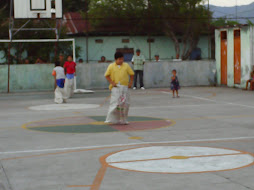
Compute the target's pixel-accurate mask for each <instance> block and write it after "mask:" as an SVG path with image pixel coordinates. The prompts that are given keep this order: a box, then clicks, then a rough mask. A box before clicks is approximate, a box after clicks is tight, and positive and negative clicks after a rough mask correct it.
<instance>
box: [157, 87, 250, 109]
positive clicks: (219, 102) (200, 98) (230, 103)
mask: <svg viewBox="0 0 254 190" xmlns="http://www.w3.org/2000/svg"><path fill="white" fill-rule="evenodd" d="M162 93H164V94H169V93H168V92H165V91H162ZM181 96H186V97H190V98H194V99H198V100H205V101H209V102H215V103H218V104H224V105H226V104H227V105H233V106H241V107H246V108H252V109H253V108H254V106H249V105H245V104H237V103H232V102H224V101H216V100H211V99H208V98H203V97H199V96H190V95H181Z"/></svg>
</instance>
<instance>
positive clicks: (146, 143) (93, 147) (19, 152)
mask: <svg viewBox="0 0 254 190" xmlns="http://www.w3.org/2000/svg"><path fill="white" fill-rule="evenodd" d="M248 139H249V140H250V139H254V136H250V137H233V138H215V139H197V140H181V141H157V142H141V143H126V144H111V145H96V146H84V147H69V148H68V147H66V148H54V149H38V150H23V151H8V152H0V155H7V154H25V153H40V152H55V151H75V150H86V149H88V150H89V149H102V148H118V147H124V146H145V145H156V144H157V145H158V144H176V143H195V142H196V143H199V142H208V143H209V142H219V141H232V140H233V141H235V140H248Z"/></svg>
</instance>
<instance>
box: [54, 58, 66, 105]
mask: <svg viewBox="0 0 254 190" xmlns="http://www.w3.org/2000/svg"><path fill="white" fill-rule="evenodd" d="M52 75H53V76H54V78H55V86H56V89H55V103H57V104H62V103H66V92H65V90H64V83H65V74H64V68H63V67H61V66H60V62H59V61H57V62H55V68H54V69H53V72H52Z"/></svg>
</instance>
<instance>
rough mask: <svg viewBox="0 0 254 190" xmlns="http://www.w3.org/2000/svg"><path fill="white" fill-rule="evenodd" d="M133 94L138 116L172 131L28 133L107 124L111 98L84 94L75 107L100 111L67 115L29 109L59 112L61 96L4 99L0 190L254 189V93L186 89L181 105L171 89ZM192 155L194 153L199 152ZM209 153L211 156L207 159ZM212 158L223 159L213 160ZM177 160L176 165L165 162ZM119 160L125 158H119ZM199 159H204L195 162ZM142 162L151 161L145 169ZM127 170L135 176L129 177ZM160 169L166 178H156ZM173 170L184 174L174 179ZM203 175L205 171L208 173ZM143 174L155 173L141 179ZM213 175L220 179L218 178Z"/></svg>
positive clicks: (100, 93)
mask: <svg viewBox="0 0 254 190" xmlns="http://www.w3.org/2000/svg"><path fill="white" fill-rule="evenodd" d="M131 93H132V97H131V98H132V106H131V110H130V116H139V117H140V118H143V117H145V118H147V117H151V118H161V119H165V121H170V122H171V123H170V124H169V125H170V126H168V127H167V126H164V127H163V128H159V129H153V130H142V131H136V130H132V131H129V130H128V131H119V132H99V131H98V130H97V131H95V132H90V133H86V132H83V133H79V132H77V133H75V131H74V130H73V133H64V132H59V131H58V132H50V131H48V132H45V131H37V130H27V129H24V128H22V126H23V127H24V126H28V125H29V123H30V124H31V123H32V124H34V125H35V126H37V125H40V124H41V125H43V122H53V123H55V124H56V125H57V122H60V120H59V119H57V118H62V119H63V120H64V121H66V122H74V120H75V119H79V122H82V118H83V117H84V118H85V117H89V116H105V115H106V113H107V109H108V105H109V101H108V98H107V97H108V96H109V92H108V91H107V90H105V91H103V90H100V91H96V92H95V94H90V95H80V94H79V95H75V97H74V98H73V99H71V100H69V102H68V103H69V104H70V103H72V104H97V105H99V106H100V107H99V108H93V109H81V110H64V111H35V110H30V109H28V107H30V106H38V105H47V104H53V93H23V94H9V95H7V94H2V95H0V107H1V109H0V120H1V124H0V159H1V160H0V164H1V165H0V190H81V189H82V190H99V189H100V190H137V189H138V190H165V189H176V190H186V189H188V190H214V189H216V190H249V189H254V182H253V177H254V166H253V161H254V160H253V157H252V156H254V101H253V99H254V94H253V92H250V91H242V90H239V89H230V88H220V87H218V88H215V87H202V88H201V87H196V88H183V89H181V90H180V96H181V98H180V99H173V98H172V97H171V95H169V92H168V90H167V89H148V90H146V91H141V90H137V91H132V92H131ZM97 118H100V117H97ZM133 118H134V120H135V117H133ZM136 119H137V120H138V118H136ZM88 120H89V119H88ZM148 120H149V119H148ZM38 121H39V122H38ZM36 122H37V123H36ZM40 122H41V123H40ZM138 122H140V123H142V121H137V123H138ZM24 124H27V125H24ZM80 124H82V123H80ZM131 124H132V122H131ZM98 125H99V126H100V125H102V122H101V121H98V122H93V125H92V126H94V127H96V126H98ZM71 127H73V126H71ZM90 127H91V126H90ZM56 128H57V127H56ZM98 128H100V127H98ZM72 129H76V128H72ZM186 147H187V149H188V148H189V147H194V150H191V151H193V152H188V151H187V150H186ZM202 147H208V148H207V149H206V148H203V149H204V151H203V152H202V153H201V154H200V155H199V153H198V151H199V149H200V150H201V149H202ZM214 148H219V149H214ZM129 149H130V151H125V152H121V151H123V150H129ZM150 149H152V150H153V151H151V150H150ZM166 149H167V150H172V152H174V151H176V152H177V153H176V155H174V153H172V152H171V151H168V152H166V151H165V150H166ZM173 149H174V150H173ZM232 149H233V150H232ZM143 150H148V153H147V152H144V151H143ZM210 150H212V151H215V152H216V151H217V150H218V151H221V153H220V154H219V155H217V153H216V155H215V156H213V154H214V153H210V152H209V151H210ZM119 151H120V152H119ZM149 151H150V152H149ZM163 151H165V152H163ZM195 151H197V152H195ZM206 151H207V152H206ZM230 151H237V152H231V153H230ZM238 151H240V152H238ZM117 152H118V153H117ZM223 152H224V153H223ZM170 153H172V155H171V157H170V158H169V157H166V158H165V157H164V156H165V155H167V154H170ZM118 154H123V155H122V157H120V156H118V157H117V156H115V155H118ZM145 154H146V155H145ZM191 155H192V156H193V155H194V157H195V156H197V157H200V158H196V162H194V161H193V160H192V159H193V158H191ZM114 156H115V158H114ZM145 156H147V157H145ZM135 157H140V158H143V157H145V158H143V159H137V160H138V161H137V160H135ZM241 157H246V159H245V158H243V159H242V158H241ZM110 159H111V161H112V160H114V159H115V161H116V162H115V163H113V164H112V165H115V166H117V167H111V166H110V164H109V162H110ZM121 159H122V160H121ZM194 159H195V158H194ZM216 159H217V161H216ZM244 159H245V160H244ZM250 159H252V160H250ZM141 160H142V161H141ZM233 160H234V161H233ZM247 160H249V162H248V161H247ZM117 161H118V162H117ZM121 161H124V163H122V162H121ZM192 161H193V162H192ZM231 161H232V163H231ZM236 162H237V163H236ZM172 163H173V165H172ZM210 163H212V164H210ZM170 164H171V165H170ZM237 164H238V165H237ZM118 165H119V167H118ZM221 165H223V167H224V166H225V167H229V168H223V167H222V166H221ZM125 166H126V167H127V168H128V167H130V168H132V169H124V170H123V169H121V167H125ZM154 167H157V170H158V171H164V172H155V173H151V172H152V171H153V169H155V168H154ZM171 167H172V168H173V169H174V167H177V168H178V169H179V171H181V172H178V173H177V172H176V173H171V171H172V170H171V169H172V168H171ZM202 167H203V168H205V169H204V170H205V171H203V172H202V171H201V172H200V171H199V169H200V168H202ZM206 167H207V170H206ZM220 167H222V168H221V169H218V168H220ZM136 168H139V169H137V170H143V169H144V170H148V171H134V170H136ZM211 168H212V170H215V171H212V172H211V171H210V169H211ZM150 169H151V171H150ZM188 169H189V170H188ZM187 170H188V171H187ZM218 170H221V171H218ZM165 171H166V172H165ZM167 171H169V172H167ZM177 171H178V170H177Z"/></svg>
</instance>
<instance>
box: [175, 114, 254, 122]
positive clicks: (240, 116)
mask: <svg viewBox="0 0 254 190" xmlns="http://www.w3.org/2000/svg"><path fill="white" fill-rule="evenodd" d="M247 117H254V115H231V116H214V117H213V116H212V117H193V118H176V119H174V120H175V121H185V120H186V121H188V120H190V121H191V120H206V119H227V118H247Z"/></svg>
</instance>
